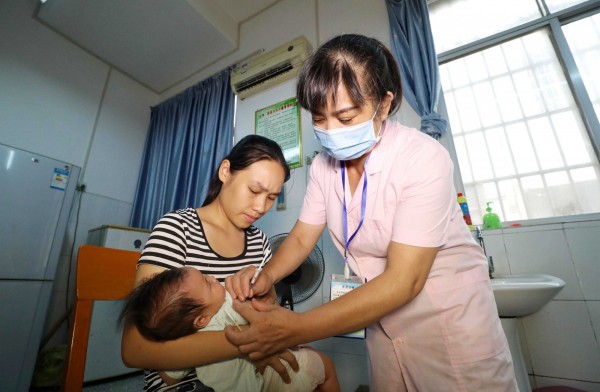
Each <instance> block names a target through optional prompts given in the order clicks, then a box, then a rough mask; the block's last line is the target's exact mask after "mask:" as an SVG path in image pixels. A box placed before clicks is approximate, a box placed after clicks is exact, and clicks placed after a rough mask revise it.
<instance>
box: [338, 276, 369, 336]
mask: <svg viewBox="0 0 600 392" xmlns="http://www.w3.org/2000/svg"><path fill="white" fill-rule="evenodd" d="M363 283H364V282H363V280H362V279H361V278H359V277H358V276H351V277H350V278H348V279H346V278H345V277H344V275H337V274H333V275H331V300H332V301H333V300H334V299H336V298H339V297H341V296H342V295H344V294H346V293H348V292H350V291H352V290H354V289H355V288H357V287H360V286H361V285H362V284H363ZM365 336H366V330H365V329H364V328H363V329H359V330H358V331H354V332H350V333H346V334H343V335H337V337H342V338H354V339H364V338H365Z"/></svg>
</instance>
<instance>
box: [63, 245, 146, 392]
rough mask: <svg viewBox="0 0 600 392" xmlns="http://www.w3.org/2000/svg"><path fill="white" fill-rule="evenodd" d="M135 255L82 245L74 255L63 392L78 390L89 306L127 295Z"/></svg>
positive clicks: (83, 366)
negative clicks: (72, 309)
mask: <svg viewBox="0 0 600 392" xmlns="http://www.w3.org/2000/svg"><path fill="white" fill-rule="evenodd" d="M139 257H140V253H139V252H131V251H127V250H119V249H112V248H103V247H100V246H93V245H82V246H81V247H80V248H79V252H78V254H77V277H76V284H75V291H76V299H75V307H74V311H73V314H72V321H71V327H70V334H69V342H68V347H67V357H66V363H65V371H64V377H63V383H62V390H63V391H68V392H70V391H81V389H82V386H83V376H84V371H85V359H86V355H87V346H88V339H89V334H90V323H91V319H92V303H93V301H95V300H118V299H124V298H126V297H127V295H128V294H129V293H130V292H131V289H132V288H133V283H134V279H135V270H136V263H137V261H138V259H139Z"/></svg>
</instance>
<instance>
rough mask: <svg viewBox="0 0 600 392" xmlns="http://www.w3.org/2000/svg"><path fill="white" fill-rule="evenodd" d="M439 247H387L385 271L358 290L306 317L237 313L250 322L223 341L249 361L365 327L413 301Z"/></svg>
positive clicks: (271, 310)
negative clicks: (247, 326) (228, 342)
mask: <svg viewBox="0 0 600 392" xmlns="http://www.w3.org/2000/svg"><path fill="white" fill-rule="evenodd" d="M437 251H438V249H437V248H425V247H417V246H411V245H406V244H401V243H397V242H390V245H389V247H388V260H387V264H386V268H385V270H384V272H383V273H382V274H381V275H379V276H377V277H376V278H374V279H373V280H371V281H369V282H367V283H365V284H364V285H362V286H361V287H359V288H357V289H354V290H352V291H351V292H349V293H347V294H345V295H343V296H341V297H339V298H337V299H336V300H334V301H331V302H328V303H326V304H324V305H321V306H319V307H317V308H314V309H312V310H310V311H308V312H306V313H294V312H290V311H287V310H285V309H282V308H279V309H278V308H276V307H267V306H264V305H261V304H257V303H255V302H253V305H254V306H255V307H257V308H259V309H261V310H268V311H269V312H268V313H265V312H260V313H255V312H252V310H251V309H248V308H247V307H244V306H240V304H238V305H237V306H236V309H237V310H239V311H240V313H242V315H243V316H244V317H246V319H248V321H249V322H250V328H249V329H248V330H246V331H244V332H236V331H233V330H231V329H228V330H227V337H228V339H230V340H231V341H232V342H233V343H234V344H237V345H238V346H239V348H240V350H241V352H243V353H244V354H250V357H251V358H260V357H261V356H263V355H267V354H270V353H272V352H276V351H279V350H281V348H282V347H290V346H293V345H297V344H302V343H307V342H311V341H315V340H319V339H324V338H327V337H330V336H335V335H339V334H343V333H348V332H352V331H356V330H358V329H360V328H364V327H366V326H368V325H370V324H372V323H374V322H375V321H377V320H379V319H380V318H382V317H383V316H385V315H387V314H389V313H391V312H392V311H394V310H396V309H398V308H399V307H401V306H402V305H405V304H407V303H408V302H410V301H411V300H412V299H413V298H414V297H416V296H417V295H418V294H419V293H420V292H421V290H422V289H423V286H424V285H425V282H426V280H427V276H428V275H429V271H430V270H431V266H432V264H433V261H434V260H435V257H436V255H437Z"/></svg>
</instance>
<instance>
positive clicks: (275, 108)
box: [254, 97, 302, 169]
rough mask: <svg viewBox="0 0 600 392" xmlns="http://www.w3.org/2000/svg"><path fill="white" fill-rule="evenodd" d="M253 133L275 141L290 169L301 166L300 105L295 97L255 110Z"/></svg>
mask: <svg viewBox="0 0 600 392" xmlns="http://www.w3.org/2000/svg"><path fill="white" fill-rule="evenodd" d="M254 121H255V122H254V125H255V133H256V134H257V135H261V136H265V137H268V138H269V139H271V140H274V141H276V142H277V143H278V144H279V146H280V147H281V149H282V150H283V155H284V157H285V160H286V162H287V163H288V165H289V166H290V168H291V169H294V168H297V167H301V166H302V132H301V127H300V106H299V105H298V101H297V100H296V97H294V98H289V99H286V100H285V101H281V102H278V103H276V104H274V105H271V106H268V107H266V108H264V109H260V110H257V111H256V114H255V120H254Z"/></svg>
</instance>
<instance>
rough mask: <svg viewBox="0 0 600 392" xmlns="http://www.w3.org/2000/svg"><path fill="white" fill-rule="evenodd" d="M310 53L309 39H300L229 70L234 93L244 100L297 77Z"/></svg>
mask: <svg viewBox="0 0 600 392" xmlns="http://www.w3.org/2000/svg"><path fill="white" fill-rule="evenodd" d="M310 50H311V46H310V43H309V42H308V40H307V39H306V38H305V37H303V36H300V37H298V38H295V39H293V40H292V41H290V42H288V43H286V44H283V45H281V46H279V47H277V48H275V49H273V50H271V51H270V52H267V53H263V54H261V55H258V56H256V57H253V58H251V59H249V60H247V61H244V62H242V63H239V64H236V66H235V67H234V68H233V70H232V71H231V88H232V89H233V92H234V93H235V94H236V95H237V96H238V97H239V98H240V99H244V98H246V97H248V96H250V95H252V94H255V93H257V92H259V91H263V90H266V89H268V88H270V87H273V86H275V85H277V84H279V83H281V82H284V81H286V80H289V79H292V78H294V77H296V75H298V72H299V71H300V66H301V65H302V63H303V62H304V60H306V58H307V57H308V54H309V52H310Z"/></svg>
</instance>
